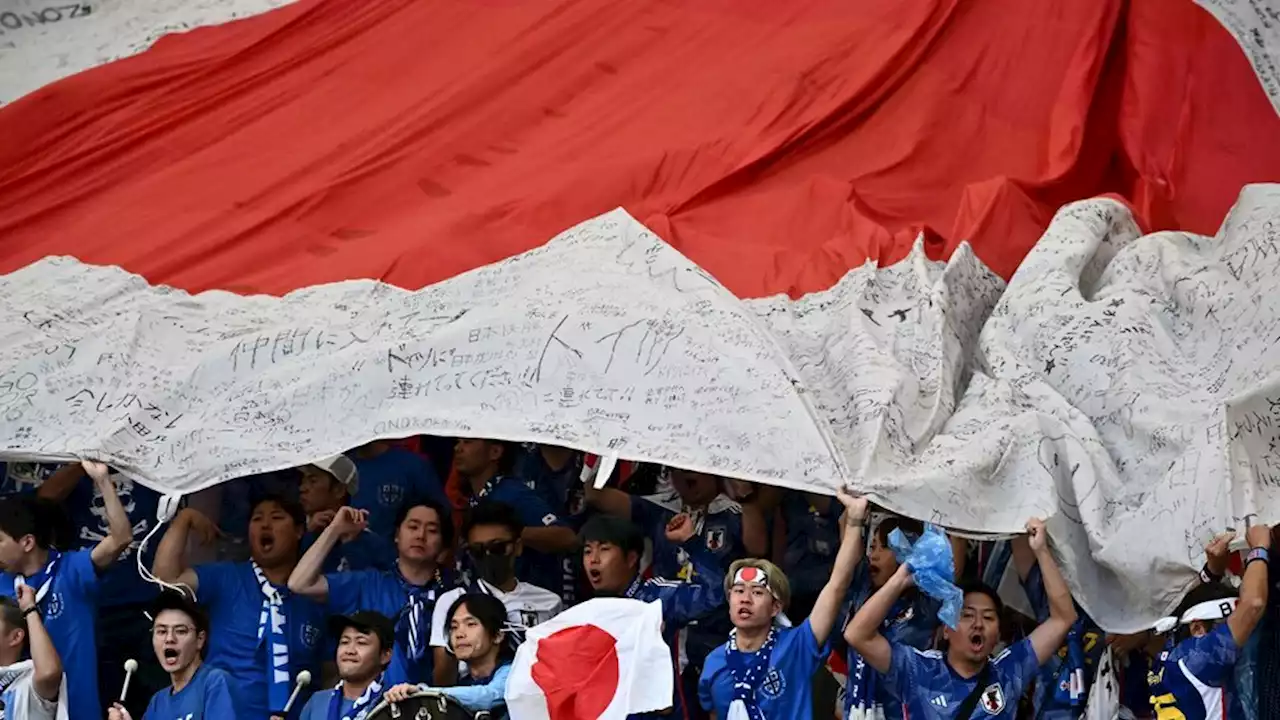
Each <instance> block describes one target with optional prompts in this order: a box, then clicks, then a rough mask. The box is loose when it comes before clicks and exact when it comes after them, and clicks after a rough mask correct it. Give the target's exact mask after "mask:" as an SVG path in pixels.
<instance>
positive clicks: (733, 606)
mask: <svg viewBox="0 0 1280 720" xmlns="http://www.w3.org/2000/svg"><path fill="white" fill-rule="evenodd" d="M836 497H837V498H839V500H840V502H841V504H843V505H844V507H845V512H844V522H845V523H846V524H847V525H848V528H847V529H846V532H845V534H844V537H843V538H842V539H841V541H840V549H839V551H838V552H837V553H836V561H835V564H834V565H833V569H832V572H831V578H830V579H829V580H828V581H827V585H826V587H824V588H823V589H822V592H821V593H819V594H818V599H817V600H816V601H815V602H814V604H813V609H812V610H811V611H810V612H809V617H808V618H807V619H806V620H805V621H804V622H803V623H801V624H800V625H799V626H798V627H781V626H780V625H779V622H778V617H779V616H780V615H781V614H782V612H783V610H785V609H786V606H787V602H788V601H789V600H790V599H791V597H790V596H791V589H790V586H789V583H788V582H787V576H786V575H784V574H783V572H782V571H781V570H779V569H778V568H777V566H775V565H774V564H773V563H771V562H768V561H767V560H755V559H750V560H738V561H736V562H734V563H733V565H732V566H730V568H729V575H728V576H727V577H726V578H725V580H724V582H725V586H726V590H727V594H728V596H729V618H730V620H731V621H732V622H733V630H732V631H731V632H730V633H729V642H727V643H725V644H724V645H721V646H719V647H717V648H715V649H714V650H712V651H711V653H710V654H709V655H707V659H706V663H705V664H704V665H703V668H702V677H701V679H700V681H699V683H698V700H699V701H700V702H701V704H702V707H703V709H705V710H708V711H711V712H714V713H715V716H716V717H717V718H720V720H766V719H772V720H784V719H788V718H809V717H813V694H812V693H811V692H810V688H811V682H812V679H813V674H814V672H816V671H817V670H818V668H819V667H821V666H822V663H823V661H824V660H825V659H826V656H827V638H828V637H829V636H830V635H831V631H832V629H833V628H834V627H835V625H836V620H837V619H838V618H839V615H840V605H841V603H842V601H843V600H844V593H845V588H847V587H848V586H849V581H850V580H851V579H852V577H853V568H854V566H855V565H856V564H857V562H858V555H857V551H858V549H859V547H860V546H861V540H860V538H861V536H862V528H863V523H864V522H865V520H866V516H867V500H866V498H861V497H854V496H852V495H850V494H848V493H846V492H844V491H843V490H841V491H839V492H838V493H837V495H836Z"/></svg>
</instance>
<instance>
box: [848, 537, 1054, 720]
mask: <svg viewBox="0 0 1280 720" xmlns="http://www.w3.org/2000/svg"><path fill="white" fill-rule="evenodd" d="M1027 533H1028V535H1029V536H1030V538H1029V542H1030V544H1031V549H1032V550H1033V551H1035V555H1036V561H1037V562H1038V563H1039V564H1040V571H1041V574H1042V575H1043V577H1044V586H1045V592H1046V594H1047V595H1048V597H1049V617H1048V618H1047V619H1046V620H1045V621H1044V622H1042V623H1040V625H1039V626H1038V627H1037V628H1036V629H1035V630H1034V631H1032V633H1031V635H1030V637H1028V638H1026V639H1024V640H1022V641H1020V642H1018V643H1016V644H1015V645H1013V646H1011V647H1009V648H1008V649H1006V650H1005V651H1004V652H1002V653H1000V654H999V655H998V656H996V657H994V658H992V657H991V653H992V652H993V651H994V649H995V646H996V643H997V642H999V640H1000V613H1001V612H1002V611H1003V605H1002V604H1001V602H1000V598H999V596H998V595H997V594H996V593H995V591H994V590H991V589H990V588H988V587H986V586H983V585H974V586H968V587H966V588H965V593H964V605H963V607H962V608H961V611H960V622H959V623H957V626H956V627H955V628H947V629H946V631H945V637H946V641H947V645H948V647H947V652H946V653H945V654H943V653H941V652H937V651H921V650H917V649H916V648H913V647H910V646H907V645H903V644H901V643H893V642H890V641H889V640H888V639H886V638H885V637H884V635H882V634H880V628H881V625H882V623H883V622H884V619H885V617H887V616H888V614H889V612H890V610H891V609H892V608H893V606H894V604H895V603H896V602H897V601H898V598H899V597H901V596H902V594H903V593H904V592H906V591H907V590H908V589H909V588H910V587H912V585H913V584H914V583H913V579H912V570H911V566H910V563H903V564H902V565H901V566H900V567H899V568H898V571H897V572H896V573H894V575H893V577H892V578H890V580H889V582H887V583H885V585H884V587H882V588H880V590H879V591H878V592H876V594H875V595H872V596H871V599H870V600H868V601H867V602H866V603H865V604H864V605H863V606H862V608H861V609H860V610H858V613H857V614H856V615H854V618H853V621H852V622H850V624H849V628H848V629H847V630H846V632H845V638H846V639H847V640H849V642H850V644H851V645H852V646H853V647H854V649H855V650H857V651H858V652H859V653H860V654H861V655H862V657H863V658H865V659H866V661H867V664H869V665H870V666H871V667H872V668H874V669H875V670H876V671H877V672H879V673H881V674H882V675H884V683H885V688H886V689H888V691H889V693H890V694H891V695H892V696H893V697H895V698H897V699H898V701H899V702H901V703H902V706H903V715H904V717H910V718H914V719H915V720H953V719H954V720H969V719H970V718H972V717H975V713H976V716H977V717H981V718H1001V719H1003V720H1012V719H1013V718H1014V717H1016V714H1017V708H1018V698H1020V697H1022V693H1023V692H1024V691H1025V690H1026V688H1027V686H1028V685H1029V684H1030V683H1031V681H1032V680H1034V679H1035V676H1036V670H1037V669H1038V668H1039V666H1040V665H1041V663H1044V662H1045V661H1046V660H1048V659H1049V657H1050V656H1052V655H1053V654H1054V653H1056V652H1057V650H1058V648H1059V647H1060V646H1061V645H1062V642H1063V640H1065V639H1066V637H1067V631H1068V630H1070V629H1071V626H1072V624H1073V623H1075V621H1076V612H1075V607H1074V604H1073V603H1072V601H1071V592H1070V591H1069V590H1068V589H1067V582H1066V580H1064V579H1063V577H1062V572H1061V571H1060V570H1059V569H1058V564H1057V561H1055V560H1054V558H1053V553H1052V552H1051V551H1050V550H1049V543H1048V533H1047V532H1046V530H1045V527H1044V523H1043V522H1041V521H1039V520H1032V521H1030V522H1028V523H1027Z"/></svg>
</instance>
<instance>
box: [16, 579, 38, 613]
mask: <svg viewBox="0 0 1280 720" xmlns="http://www.w3.org/2000/svg"><path fill="white" fill-rule="evenodd" d="M17 595H18V607H19V608H21V609H22V610H23V611H26V610H30V609H31V608H33V607H35V606H36V590H35V588H33V587H31V586H30V585H19V586H18V587H17Z"/></svg>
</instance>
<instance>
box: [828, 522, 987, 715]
mask: <svg viewBox="0 0 1280 720" xmlns="http://www.w3.org/2000/svg"><path fill="white" fill-rule="evenodd" d="M894 530H901V531H902V532H903V534H905V535H907V536H908V537H909V538H911V540H912V541H913V542H914V541H915V539H917V538H919V537H920V535H921V534H922V533H923V532H924V526H923V525H922V524H921V523H920V522H918V521H915V520H908V519H906V518H897V517H889V518H885V519H884V520H881V521H880V523H878V524H877V525H876V527H875V531H874V532H873V533H871V547H870V549H869V550H868V552H867V557H866V559H865V560H864V561H863V562H862V563H861V564H860V565H859V567H858V570H859V572H857V573H855V578H856V579H855V580H854V586H853V588H852V592H851V594H852V597H851V598H850V602H849V611H848V613H847V614H848V620H847V621H846V624H845V637H844V640H845V642H846V643H849V648H848V666H849V679H848V682H847V683H846V684H845V694H844V698H845V700H844V709H845V717H846V718H849V719H850V720H860V719H862V718H870V719H871V720H879V719H880V718H888V719H889V720H897V719H898V718H901V717H902V703H901V702H899V701H898V700H897V699H896V698H894V697H893V696H892V695H890V694H889V691H888V689H887V688H886V687H885V684H884V678H883V677H882V676H881V675H880V673H878V672H876V670H875V669H874V668H872V667H871V666H870V665H868V664H867V661H866V660H865V659H864V658H863V657H862V656H861V655H860V654H858V651H857V650H854V649H853V646H852V641H851V639H850V637H849V631H850V628H851V627H852V620H853V617H854V615H855V614H856V613H857V611H858V609H859V608H861V607H862V606H863V604H865V603H866V601H867V599H868V598H870V597H871V595H872V593H874V592H876V591H877V590H879V589H880V588H882V587H884V585H885V583H887V582H889V580H890V579H891V578H892V577H893V575H894V573H896V572H897V571H898V566H899V562H898V559H897V557H896V556H895V555H894V553H893V550H892V549H891V548H890V547H889V535H890V534H891V533H892V532H893V531H894ZM951 543H952V564H953V578H959V577H960V576H961V574H962V573H963V571H964V562H965V554H964V552H963V549H964V548H963V545H964V541H963V540H961V539H959V538H956V537H955V536H952V538H951ZM859 545H861V538H859ZM859 554H861V549H859ZM941 607H942V603H941V601H939V600H936V599H934V598H931V597H929V596H928V595H926V594H924V593H923V592H921V591H920V590H919V589H918V588H910V589H908V590H907V591H905V592H904V593H903V594H902V595H901V596H900V597H899V598H898V600H897V601H896V602H895V603H894V605H893V608H892V609H891V610H890V611H889V614H888V616H886V617H885V620H884V623H883V624H882V625H881V628H880V632H881V633H882V634H883V635H884V636H885V638H887V639H888V640H889V642H891V643H898V644H900V645H905V646H908V647H913V648H916V649H917V650H928V649H929V648H930V647H932V646H933V642H934V636H935V635H936V634H937V629H938V610H939V609H940V608H941Z"/></svg>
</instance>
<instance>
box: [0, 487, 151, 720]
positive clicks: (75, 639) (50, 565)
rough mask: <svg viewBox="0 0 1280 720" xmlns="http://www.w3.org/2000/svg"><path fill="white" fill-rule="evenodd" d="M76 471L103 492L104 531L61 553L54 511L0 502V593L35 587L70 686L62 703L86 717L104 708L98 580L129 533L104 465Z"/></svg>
mask: <svg viewBox="0 0 1280 720" xmlns="http://www.w3.org/2000/svg"><path fill="white" fill-rule="evenodd" d="M82 466H83V468H84V470H85V472H86V473H88V475H89V477H91V478H93V483H94V486H95V487H96V488H97V489H98V491H99V492H100V493H101V494H102V502H103V507H104V508H105V510H104V512H105V513H106V516H107V523H108V527H109V530H110V532H109V533H108V534H107V536H106V537H104V538H102V539H101V540H99V541H98V542H97V544H95V545H93V547H92V548H88V549H84V550H75V551H68V552H60V551H59V550H58V549H57V547H55V545H64V544H65V543H66V542H67V541H69V540H70V538H67V537H64V536H62V535H60V534H59V533H58V526H59V525H66V524H67V523H66V522H65V516H61V514H60V511H59V509H58V508H57V507H56V506H50V505H49V504H48V503H47V502H45V501H41V500H37V499H36V498H32V497H29V496H15V497H8V498H4V499H3V500H0V570H3V572H0V595H2V596H6V597H15V596H16V595H17V588H18V586H19V585H30V586H32V587H34V588H35V589H36V604H37V605H38V606H39V607H40V615H41V617H43V619H44V626H45V628H46V629H47V630H48V631H49V637H51V638H53V645H54V647H56V648H57V649H58V655H59V656H61V658H62V665H63V669H64V671H65V672H66V674H67V684H68V686H69V687H72V688H75V694H73V695H71V696H69V697H68V698H67V708H68V710H69V712H70V715H71V717H73V718H81V717H85V718H93V717H100V716H101V715H102V710H103V706H102V704H101V703H99V701H98V651H97V645H96V638H95V633H96V626H97V609H98V600H99V596H100V588H99V577H100V575H101V574H102V573H103V572H105V571H106V570H107V569H108V568H109V567H110V566H111V565H112V564H113V563H114V562H115V561H116V560H117V559H118V558H119V557H120V555H121V554H122V553H123V552H124V551H125V550H126V549H127V548H128V547H129V545H130V543H132V542H133V528H132V527H131V526H130V525H129V516H128V514H127V513H126V512H125V509H124V506H123V505H122V504H121V503H120V498H119V496H117V495H116V488H115V484H114V483H113V482H112V481H111V477H110V475H109V471H108V469H107V466H106V465H103V464H102V463H97V462H91V461H85V462H84V463H83V464H82ZM64 532H65V529H64ZM55 540H57V541H58V542H56V543H55Z"/></svg>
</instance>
